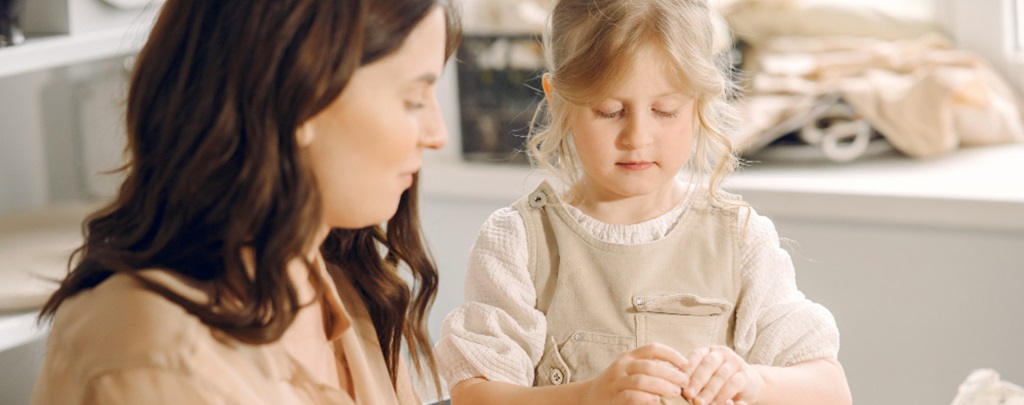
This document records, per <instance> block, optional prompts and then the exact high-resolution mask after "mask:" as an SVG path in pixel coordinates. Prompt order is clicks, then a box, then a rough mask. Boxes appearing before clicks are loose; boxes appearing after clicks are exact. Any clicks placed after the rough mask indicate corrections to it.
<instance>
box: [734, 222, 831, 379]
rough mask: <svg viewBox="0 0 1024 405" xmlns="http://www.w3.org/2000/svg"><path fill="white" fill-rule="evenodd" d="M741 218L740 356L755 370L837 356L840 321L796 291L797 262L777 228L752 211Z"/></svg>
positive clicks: (737, 337) (737, 340) (737, 338)
mask: <svg viewBox="0 0 1024 405" xmlns="http://www.w3.org/2000/svg"><path fill="white" fill-rule="evenodd" d="M748 216H749V220H748V219H747V217H748ZM739 217H740V220H739V224H738V227H739V231H740V233H741V235H742V237H741V238H740V239H741V241H742V242H741V244H740V256H741V266H742V267H741V275H742V286H741V292H740V298H739V303H738V305H737V310H736V331H735V335H734V343H735V349H736V352H737V353H738V354H739V355H740V356H743V357H744V358H746V359H747V362H748V363H751V364H765V365H772V366H782V367H784V366H790V365H793V364H796V363H800V362H803V361H807V360H812V359H818V358H835V357H836V356H838V353H839V329H838V328H837V327H836V322H835V319H834V318H833V317H832V313H831V312H829V310H828V309H826V308H825V307H824V306H822V305H820V304H816V303H814V302H812V301H810V300H809V299H807V298H806V297H805V296H804V294H803V292H801V291H800V290H799V289H798V288H797V285H796V271H795V269H794V268H793V260H792V259H791V258H790V256H789V253H787V252H786V251H785V250H784V249H783V248H782V247H781V246H780V240H779V235H778V232H777V231H776V230H775V225H774V224H773V223H772V221H771V220H770V219H768V217H765V216H761V215H758V213H757V212H755V211H754V210H753V209H752V208H750V209H747V208H744V209H741V215H739Z"/></svg>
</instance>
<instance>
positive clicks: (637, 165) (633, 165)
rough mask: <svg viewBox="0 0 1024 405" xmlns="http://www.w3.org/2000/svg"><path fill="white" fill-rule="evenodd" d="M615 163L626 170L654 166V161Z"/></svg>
mask: <svg viewBox="0 0 1024 405" xmlns="http://www.w3.org/2000/svg"><path fill="white" fill-rule="evenodd" d="M615 165H616V166H619V167H621V168H623V169H626V170H647V169H648V168H650V167H651V166H654V162H619V163H616V164H615Z"/></svg>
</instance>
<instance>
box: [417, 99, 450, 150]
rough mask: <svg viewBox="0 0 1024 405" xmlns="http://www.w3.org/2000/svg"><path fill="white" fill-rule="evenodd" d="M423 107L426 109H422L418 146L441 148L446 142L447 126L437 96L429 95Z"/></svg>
mask: <svg viewBox="0 0 1024 405" xmlns="http://www.w3.org/2000/svg"><path fill="white" fill-rule="evenodd" d="M425 108H426V110H427V111H424V114H423V121H422V123H421V126H420V140H419V142H420V147H422V148H425V149H441V148H443V147H444V146H445V145H447V144H448V128H447V126H446V125H445V123H444V117H443V116H442V115H441V109H440V107H439V103H438V101H437V97H436V96H435V97H431V100H430V102H428V103H427V105H426V106H425Z"/></svg>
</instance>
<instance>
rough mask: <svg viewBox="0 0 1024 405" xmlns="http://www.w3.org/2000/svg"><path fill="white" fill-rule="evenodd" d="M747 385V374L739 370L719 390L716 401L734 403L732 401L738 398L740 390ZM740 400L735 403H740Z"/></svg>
mask: <svg viewBox="0 0 1024 405" xmlns="http://www.w3.org/2000/svg"><path fill="white" fill-rule="evenodd" d="M746 386H747V377H746V375H745V374H743V373H739V372H737V373H734V374H733V375H732V377H731V378H729V381H727V382H726V383H725V385H723V386H722V388H720V389H719V390H718V395H717V396H716V397H715V401H717V402H718V403H720V404H728V403H732V402H731V401H733V400H734V399H735V398H736V396H737V395H739V393H740V391H742V390H743V388H745V387H746ZM740 402H743V401H740ZM740 402H736V403H735V404H738V403H740ZM735 404H734V405H735Z"/></svg>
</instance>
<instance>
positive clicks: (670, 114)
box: [653, 110, 679, 118]
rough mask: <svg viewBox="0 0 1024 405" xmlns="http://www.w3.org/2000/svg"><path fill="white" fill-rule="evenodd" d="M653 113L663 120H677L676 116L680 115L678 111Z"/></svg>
mask: <svg viewBox="0 0 1024 405" xmlns="http://www.w3.org/2000/svg"><path fill="white" fill-rule="evenodd" d="M653 111H654V115H657V116H659V117H662V118H675V117H676V116H678V115H679V111H678V110H677V111H661V110H653Z"/></svg>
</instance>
